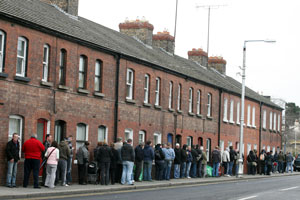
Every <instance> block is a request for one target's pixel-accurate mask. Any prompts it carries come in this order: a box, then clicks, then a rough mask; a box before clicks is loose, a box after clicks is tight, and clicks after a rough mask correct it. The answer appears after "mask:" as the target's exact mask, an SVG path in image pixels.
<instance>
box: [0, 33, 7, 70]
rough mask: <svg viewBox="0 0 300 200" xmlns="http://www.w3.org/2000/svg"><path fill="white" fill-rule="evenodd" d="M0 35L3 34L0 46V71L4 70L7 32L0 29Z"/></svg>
mask: <svg viewBox="0 0 300 200" xmlns="http://www.w3.org/2000/svg"><path fill="white" fill-rule="evenodd" d="M0 36H2V41H1V44H2V45H1V46H0V73H2V72H4V56H5V49H4V47H5V45H4V44H5V39H6V38H5V33H4V32H3V31H1V30H0Z"/></svg>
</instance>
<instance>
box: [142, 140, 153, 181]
mask: <svg viewBox="0 0 300 200" xmlns="http://www.w3.org/2000/svg"><path fill="white" fill-rule="evenodd" d="M151 144H152V142H151V141H147V142H146V145H145V147H144V149H143V152H144V169H143V170H144V181H152V177H151V171H152V162H153V159H154V151H153V148H152V147H151Z"/></svg>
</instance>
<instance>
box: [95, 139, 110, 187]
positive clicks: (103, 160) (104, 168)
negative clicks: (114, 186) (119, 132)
mask: <svg viewBox="0 0 300 200" xmlns="http://www.w3.org/2000/svg"><path fill="white" fill-rule="evenodd" d="M112 157H113V154H112V151H111V148H110V147H109V146H108V145H107V143H106V142H103V146H101V147H100V148H99V150H98V153H97V161H98V163H99V164H100V177H101V178H100V182H101V185H104V184H105V185H108V183H109V168H110V163H111V159H112Z"/></svg>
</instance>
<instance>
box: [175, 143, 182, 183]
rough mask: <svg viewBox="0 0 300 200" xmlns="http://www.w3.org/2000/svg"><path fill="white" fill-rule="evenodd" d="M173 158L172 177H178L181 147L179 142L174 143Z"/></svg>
mask: <svg viewBox="0 0 300 200" xmlns="http://www.w3.org/2000/svg"><path fill="white" fill-rule="evenodd" d="M174 152H175V159H174V178H175V179H178V178H180V164H181V149H180V145H179V143H176V145H175V149H174Z"/></svg>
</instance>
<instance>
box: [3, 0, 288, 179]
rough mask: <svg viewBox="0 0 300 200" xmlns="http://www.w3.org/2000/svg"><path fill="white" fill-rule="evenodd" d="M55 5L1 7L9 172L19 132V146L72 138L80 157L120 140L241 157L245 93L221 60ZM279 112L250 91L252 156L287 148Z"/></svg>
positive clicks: (69, 4)
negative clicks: (229, 151) (232, 151)
mask: <svg viewBox="0 0 300 200" xmlns="http://www.w3.org/2000/svg"><path fill="white" fill-rule="evenodd" d="M45 2H46V3H45ZM49 2H50V3H52V4H49ZM57 2H58V1H51V0H49V1H47V0H43V1H33V0H24V1H16V0H0V133H1V135H0V139H1V142H0V170H1V171H5V169H6V157H5V151H4V149H5V145H6V143H7V141H8V140H10V139H11V136H12V133H14V132H17V133H18V134H19V135H20V141H21V143H24V141H25V140H27V139H28V138H29V137H30V136H31V134H33V133H37V134H38V138H39V140H41V141H43V140H44V138H45V135H46V134H52V135H53V136H54V138H55V140H58V141H60V140H61V139H62V138H63V137H65V136H68V135H73V137H74V138H75V140H74V144H73V145H74V146H76V148H78V147H79V146H80V145H81V144H82V143H83V142H84V141H89V142H90V143H91V148H94V147H95V146H96V145H97V142H98V141H103V140H106V141H107V142H109V143H110V142H114V141H115V140H116V138H117V137H123V138H124V139H128V138H132V139H133V144H134V145H137V144H138V143H139V142H141V141H146V140H151V141H153V143H154V144H156V143H166V142H171V143H172V144H174V143H175V142H179V143H180V144H189V145H191V144H199V145H203V146H204V148H205V149H206V151H207V153H208V154H210V152H211V151H212V149H213V148H214V146H216V145H219V146H221V148H222V149H224V148H226V147H227V146H231V145H232V146H233V147H234V148H238V141H239V126H240V123H239V120H240V91H241V84H240V83H239V82H237V81H235V80H234V79H232V78H231V77H229V76H226V74H225V73H226V61H225V60H224V59H223V58H220V57H210V58H208V57H207V53H206V52H204V51H203V50H201V49H193V50H192V51H189V52H188V56H189V59H185V58H182V57H179V56H177V55H175V54H174V42H175V40H174V37H172V36H171V35H169V33H168V32H159V33H157V34H155V35H153V29H154V27H153V25H151V24H150V23H149V22H147V21H139V20H137V21H125V22H124V23H121V24H120V25H119V27H120V32H117V31H114V30H111V29H108V28H106V27H103V26H101V25H99V24H96V23H94V22H92V21H89V20H87V19H84V18H82V17H79V16H77V11H78V1H76V0H74V1H59V4H57V5H55V3H57ZM53 3H54V4H53ZM281 111H282V109H281V108H280V107H278V106H276V105H275V104H274V103H272V102H271V101H270V100H269V99H267V98H265V97H263V96H261V95H259V94H257V93H256V92H254V91H252V90H251V89H249V88H247V89H246V100H245V124H244V126H245V129H244V131H245V134H244V154H247V153H248V151H249V150H250V149H257V150H261V149H266V150H273V151H274V150H275V149H276V148H280V147H281V131H280V130H281V119H282V117H281ZM22 162H23V161H21V165H19V168H20V169H21V168H22ZM19 172H20V173H21V172H22V170H19ZM75 173H76V170H75ZM21 178H22V177H21ZM4 179H5V177H4V176H3V177H2V178H1V182H2V183H4Z"/></svg>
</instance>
